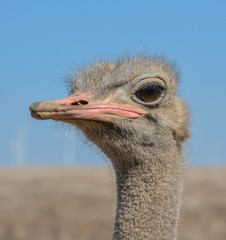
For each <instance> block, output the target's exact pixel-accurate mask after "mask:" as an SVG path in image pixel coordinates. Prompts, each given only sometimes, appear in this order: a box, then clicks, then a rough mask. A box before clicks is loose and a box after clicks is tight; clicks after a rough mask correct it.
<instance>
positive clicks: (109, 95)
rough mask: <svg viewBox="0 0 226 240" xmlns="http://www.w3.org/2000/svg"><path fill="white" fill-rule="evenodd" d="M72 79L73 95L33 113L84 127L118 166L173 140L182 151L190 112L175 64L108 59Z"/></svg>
mask: <svg viewBox="0 0 226 240" xmlns="http://www.w3.org/2000/svg"><path fill="white" fill-rule="evenodd" d="M73 79H74V80H72V81H71V82H70V92H71V95H70V96H69V97H67V98H64V99H59V100H55V101H42V102H36V103H33V104H31V106H30V110H31V114H32V116H33V117H34V118H36V119H40V120H45V119H53V120H57V121H63V122H68V123H70V124H73V125H75V126H76V127H78V128H80V129H81V130H82V131H83V132H84V133H85V135H86V136H87V138H88V139H89V140H90V141H92V142H93V143H95V144H96V145H97V146H99V147H100V148H101V149H102V151H103V152H104V153H105V154H106V155H107V156H108V157H109V158H110V159H111V160H112V163H113V165H114V166H118V165H119V167H122V166H123V165H125V166H126V167H129V166H130V165H131V164H134V163H139V162H140V163H142V162H141V161H142V160H141V159H140V152H139V151H138V150H137V149H138V148H143V149H145V148H149V151H150V147H155V148H161V146H165V144H166V143H167V144H166V145H169V144H170V142H171V141H172V139H173V140H174V141H176V142H177V143H178V146H179V147H180V145H181V143H182V142H183V141H184V140H185V139H187V138H188V136H189V131H188V112H187V108H186V105H185V103H184V101H183V100H181V99H180V98H179V97H178V95H177V91H176V88H177V85H178V74H177V73H176V72H175V71H174V67H173V66H172V64H166V63H165V62H164V61H162V60H161V59H158V58H147V57H144V56H140V57H134V58H132V59H130V58H126V59H121V60H120V61H117V62H110V61H106V62H100V63H97V64H94V65H93V66H91V67H90V68H87V69H85V68H84V69H80V70H78V71H77V72H76V73H75V74H74V76H73ZM143 152H145V151H143ZM122 155H123V156H124V157H123V159H122V160H121V161H120V160H119V159H120V156H122ZM131 155H132V156H133V160H131V157H130V156H131ZM127 158H128V159H127ZM144 159H146V158H145V157H144ZM127 160H129V161H127Z"/></svg>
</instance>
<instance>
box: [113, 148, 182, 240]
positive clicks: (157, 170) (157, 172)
mask: <svg viewBox="0 0 226 240" xmlns="http://www.w3.org/2000/svg"><path fill="white" fill-rule="evenodd" d="M151 155H152V156H153V158H151V159H148V160H147V161H145V160H144V159H142V163H138V164H137V165H134V166H132V167H128V168H125V167H124V168H122V167H119V166H118V167H116V166H115V172H116V179H117V195H118V199H117V212H116V220H115V230H114V234H113V240H123V239H125V240H126V239H128V240H145V239H149V240H175V239H176V234H177V225H178V215H179V205H180V195H181V191H182V185H183V178H182V175H183V157H182V154H181V152H180V150H179V149H178V148H177V147H176V146H174V147H173V146H171V148H170V149H169V150H168V152H167V153H166V154H161V155H160V156H159V154H158V155H157V154H156V155H155V154H151ZM141 158H142V156H141ZM120 161H121V162H123V160H122V159H120ZM131 161H133V160H131Z"/></svg>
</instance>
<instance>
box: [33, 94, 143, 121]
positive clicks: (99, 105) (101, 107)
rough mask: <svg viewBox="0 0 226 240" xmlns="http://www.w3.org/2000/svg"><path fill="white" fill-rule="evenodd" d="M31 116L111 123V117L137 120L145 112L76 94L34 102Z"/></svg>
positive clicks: (44, 118)
mask: <svg viewBox="0 0 226 240" xmlns="http://www.w3.org/2000/svg"><path fill="white" fill-rule="evenodd" d="M30 111H31V116H32V117H34V118H36V119H39V120H46V119H53V120H73V119H83V120H84V119H86V120H95V121H104V122H111V119H112V117H114V116H117V117H125V118H138V117H140V116H142V115H144V114H145V113H146V112H145V111H144V110H143V109H140V108H137V107H135V106H132V105H127V104H126V105H123V104H118V103H110V99H106V100H104V101H102V102H100V101H99V102H98V101H97V100H96V99H94V98H93V94H92V93H76V94H73V95H71V96H69V97H67V98H62V99H58V100H54V101H41V102H34V103H32V104H31V105H30Z"/></svg>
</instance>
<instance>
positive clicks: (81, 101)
mask: <svg viewBox="0 0 226 240" xmlns="http://www.w3.org/2000/svg"><path fill="white" fill-rule="evenodd" d="M88 103H89V102H88V101H86V100H79V101H75V102H73V103H71V105H87V104H88Z"/></svg>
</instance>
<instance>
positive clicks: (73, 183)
mask: <svg viewBox="0 0 226 240" xmlns="http://www.w3.org/2000/svg"><path fill="white" fill-rule="evenodd" d="M182 206H183V208H182V217H181V223H180V226H179V228H180V230H179V239H180V240H226V168H225V169H192V170H188V177H187V180H186V182H185V194H184V200H183V203H182ZM114 212H115V183H114V174H113V172H112V171H111V170H110V169H97V168H93V169H91V168H90V169H86V168H78V169H75V168H74V169H66V168H58V169H57V168H55V169H50V168H49V169H26V170H22V169H21V170H15V169H11V170H0V240H72V239H73V240H75V239H76V240H108V239H111V234H112V230H113V222H114Z"/></svg>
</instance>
